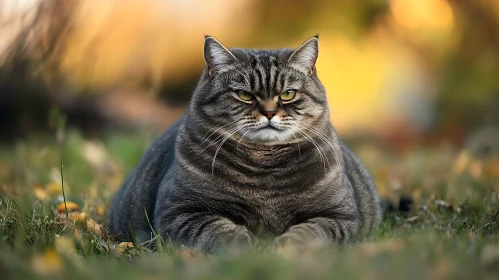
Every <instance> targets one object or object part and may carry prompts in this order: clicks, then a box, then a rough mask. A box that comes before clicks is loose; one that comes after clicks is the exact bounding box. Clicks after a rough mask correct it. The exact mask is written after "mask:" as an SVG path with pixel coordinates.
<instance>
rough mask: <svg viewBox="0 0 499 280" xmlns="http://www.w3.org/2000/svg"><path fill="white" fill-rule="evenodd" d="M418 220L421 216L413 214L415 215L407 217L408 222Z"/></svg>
mask: <svg viewBox="0 0 499 280" xmlns="http://www.w3.org/2000/svg"><path fill="white" fill-rule="evenodd" d="M417 220H419V216H413V217H410V218H407V219H406V220H405V221H406V222H408V223H414V222H416V221H417Z"/></svg>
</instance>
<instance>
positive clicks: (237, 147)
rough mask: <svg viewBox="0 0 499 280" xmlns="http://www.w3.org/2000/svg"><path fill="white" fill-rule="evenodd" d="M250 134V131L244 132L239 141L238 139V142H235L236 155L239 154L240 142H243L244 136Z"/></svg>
mask: <svg viewBox="0 0 499 280" xmlns="http://www.w3.org/2000/svg"><path fill="white" fill-rule="evenodd" d="M248 132H250V129H248V130H246V132H245V133H244V134H243V135H242V136H241V139H239V141H237V146H236V153H237V152H239V144H241V141H242V140H243V138H244V136H245V135H246V134H247V133H248Z"/></svg>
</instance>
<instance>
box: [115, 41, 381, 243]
mask: <svg viewBox="0 0 499 280" xmlns="http://www.w3.org/2000/svg"><path fill="white" fill-rule="evenodd" d="M318 50H319V49H318V38H317V37H312V38H310V39H309V40H307V41H306V42H305V43H304V44H303V45H301V46H300V47H299V48H297V49H296V50H294V51H293V50H291V49H279V50H248V49H230V50H229V49H227V48H225V47H224V46H223V45H222V44H221V43H220V42H219V41H217V40H216V39H214V38H213V37H209V36H207V37H206V39H205V45H204V55H205V61H206V69H205V72H204V73H203V75H202V77H201V79H200V81H199V84H198V86H197V88H196V90H195V92H194V96H193V99H192V101H191V104H190V107H189V110H188V112H187V113H186V115H185V116H183V117H182V118H181V119H180V120H179V121H178V122H177V123H176V124H175V125H173V126H172V127H171V128H170V129H168V130H167V131H166V132H165V133H164V134H163V135H162V136H161V137H160V138H159V139H158V140H157V141H156V142H155V143H154V144H153V145H152V147H150V148H149V150H148V151H147V152H146V153H145V155H144V156H143V157H142V159H141V161H140V162H139V164H138V166H137V167H136V168H135V169H134V171H133V172H132V173H131V174H130V175H129V176H128V178H127V180H126V182H125V183H124V184H123V186H122V188H121V190H120V191H119V193H118V194H117V196H116V198H115V199H114V201H113V203H112V206H111V210H110V231H111V233H112V234H115V235H117V236H118V237H119V238H120V239H129V240H130V239H133V238H134V237H137V238H138V239H139V240H142V241H144V240H147V239H150V238H151V226H150V225H149V222H148V220H147V219H146V213H147V216H148V218H149V221H150V222H151V225H152V228H153V229H154V230H155V231H157V232H158V233H159V234H161V236H162V237H163V238H164V239H165V240H171V241H173V242H175V243H182V244H184V245H186V246H188V247H196V248H201V249H203V250H205V251H208V252H213V251H215V250H217V249H219V248H222V247H226V246H238V247H247V246H251V245H252V244H254V242H255V241H257V240H258V238H259V237H261V236H267V237H268V236H270V237H271V238H275V242H276V244H283V243H287V242H297V243H302V244H307V243H309V242H322V243H326V244H344V243H347V242H351V241H354V240H356V239H357V238H358V237H359V236H360V234H361V233H365V232H369V231H370V230H372V229H373V228H374V227H375V226H376V225H377V224H378V223H379V221H380V217H381V209H380V202H379V198H378V194H377V191H376V188H375V185H374V183H373V181H372V179H371V177H370V176H369V174H368V172H367V171H366V169H365V168H364V167H363V166H362V164H361V162H360V161H359V160H358V159H357V158H356V157H355V155H354V154H353V153H352V152H351V151H350V150H349V149H348V148H347V147H346V146H345V145H344V144H343V143H342V142H341V141H340V140H339V139H338V135H337V134H336V132H335V130H334V128H333V126H332V125H331V123H330V120H329V111H328V104H327V100H326V93H325V89H324V87H323V85H322V84H321V82H320V81H319V79H318V77H317V74H316V71H315V63H316V60H317V57H318ZM286 93H289V94H292V93H293V94H294V98H292V99H291V100H285V99H288V98H285V97H286V95H283V94H286ZM241 96H243V97H245V96H246V97H248V96H249V97H250V98H251V99H250V100H247V99H248V98H246V97H245V98H244V99H243V98H242V97H241Z"/></svg>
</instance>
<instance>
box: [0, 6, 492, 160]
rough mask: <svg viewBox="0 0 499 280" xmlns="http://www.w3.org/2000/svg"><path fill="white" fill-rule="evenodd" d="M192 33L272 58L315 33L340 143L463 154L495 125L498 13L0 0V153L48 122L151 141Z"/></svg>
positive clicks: (198, 64) (181, 78)
mask: <svg viewBox="0 0 499 280" xmlns="http://www.w3.org/2000/svg"><path fill="white" fill-rule="evenodd" d="M204 34H209V35H212V36H215V37H216V38H218V39H219V40H220V41H221V42H222V43H223V44H224V45H226V46H227V47H229V48H230V47H245V48H270V49H272V48H281V47H291V48H294V47H297V46H299V44H300V43H302V42H303V41H304V40H306V39H307V38H309V37H310V36H313V35H315V34H320V55H319V60H318V65H317V69H318V74H319V77H320V78H321V80H322V82H323V83H324V85H325V87H326V89H327V93H328V96H329V106H330V108H331V112H332V114H331V120H332V122H333V124H334V125H335V126H336V128H337V130H338V131H339V133H340V134H341V135H342V136H343V137H344V138H345V139H352V141H353V140H355V139H361V140H362V139H364V140H367V141H370V142H372V143H377V144H379V145H381V146H384V147H387V148H388V149H389V150H392V151H404V150H407V149H411V148H413V147H414V146H421V145H433V146H435V145H451V146H461V145H463V143H465V141H466V139H468V138H469V136H470V134H472V133H473V132H475V131H477V130H483V129H487V130H490V129H492V130H494V129H496V128H497V125H499V79H498V78H499V1H495V0H474V1H461V0H418V1H414V0H372V1H365V0H362V1H361V0H350V1H339V0H335V1H331V0H310V1H300V0H276V1H264V0H252V1H251V0H233V1H222V0H168V1H167V0H119V1H118V0H100V1H94V0H80V1H68V0H45V1H43V0H10V1H9V0H0V141H3V142H4V143H7V144H8V143H13V142H14V141H16V140H17V139H19V138H26V137H29V136H33V135H39V134H44V133H47V132H48V133H52V132H53V130H54V125H53V121H52V116H53V115H54V112H57V114H60V115H63V116H65V120H66V124H67V126H68V127H69V128H72V129H76V130H78V131H81V133H82V134H83V135H84V137H86V138H99V137H101V136H102V135H103V134H105V133H109V132H110V131H115V130H119V131H132V132H137V131H144V129H147V130H149V131H151V132H152V134H155V135H158V134H160V133H161V132H162V131H163V130H164V129H166V128H167V127H168V126H169V125H170V124H171V123H172V122H173V121H175V120H176V119H177V118H178V117H179V116H180V115H181V114H182V113H183V112H184V109H185V107H186V105H187V104H188V101H189V99H190V96H191V93H192V90H193V89H194V87H195V85H196V82H197V80H198V78H199V76H200V74H201V72H202V70H203V67H204V60H203V54H202V46H203V39H204V36H203V35H204ZM496 135H497V134H496ZM494 137H496V136H494ZM489 138H490V137H489ZM494 139H497V140H498V141H497V143H499V138H494ZM494 143H496V142H494V141H492V144H491V145H494ZM498 145H499V144H498Z"/></svg>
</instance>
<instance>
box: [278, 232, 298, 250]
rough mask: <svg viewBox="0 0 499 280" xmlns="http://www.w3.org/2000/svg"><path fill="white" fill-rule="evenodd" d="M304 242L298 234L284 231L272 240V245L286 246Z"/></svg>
mask: <svg viewBox="0 0 499 280" xmlns="http://www.w3.org/2000/svg"><path fill="white" fill-rule="evenodd" d="M305 243H306V241H305V240H303V238H301V237H299V236H298V235H295V234H292V233H285V234H283V235H281V236H278V237H277V238H276V239H275V241H274V247H275V248H279V247H287V246H298V247H301V246H304V245H305Z"/></svg>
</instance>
